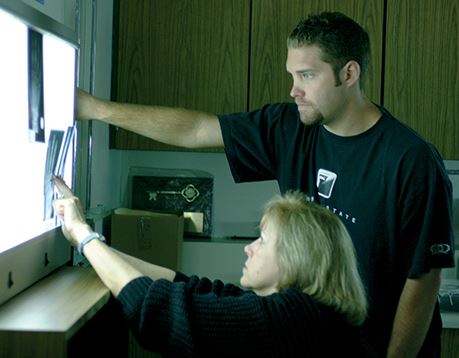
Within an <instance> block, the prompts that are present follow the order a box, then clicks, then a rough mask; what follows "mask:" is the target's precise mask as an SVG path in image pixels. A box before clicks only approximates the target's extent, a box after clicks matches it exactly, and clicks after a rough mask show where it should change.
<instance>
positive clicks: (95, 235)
mask: <svg viewBox="0 0 459 358" xmlns="http://www.w3.org/2000/svg"><path fill="white" fill-rule="evenodd" d="M94 239H97V240H100V241H102V242H105V237H103V236H102V235H101V234H99V233H97V232H92V233H90V234H89V235H88V236H86V237H85V238H84V239H83V240H82V241H81V242H80V243H79V244H78V247H77V250H78V253H79V254H80V255H83V256H84V254H83V250H84V247H85V245H86V244H87V243H88V242H90V241H91V240H94Z"/></svg>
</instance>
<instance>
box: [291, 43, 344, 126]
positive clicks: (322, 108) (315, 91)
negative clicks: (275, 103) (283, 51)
mask: <svg viewBox="0 0 459 358" xmlns="http://www.w3.org/2000/svg"><path fill="white" fill-rule="evenodd" d="M286 67H287V72H289V73H290V74H291V75H292V79H293V86H292V89H291V91H290V95H291V96H292V97H293V98H294V99H295V103H296V104H297V106H298V112H299V113H300V119H301V121H302V122H303V123H304V124H306V125H312V124H330V123H331V121H333V120H334V119H336V118H337V117H338V116H339V112H340V109H341V108H342V105H343V101H344V97H343V96H344V94H343V89H342V87H343V86H340V85H338V86H337V85H336V82H337V81H336V78H335V75H334V73H333V69H332V67H331V65H330V64H329V63H327V62H324V61H323V60H322V50H321V49H320V48H319V47H318V46H315V45H310V46H303V47H300V48H289V49H288V52H287V66H286Z"/></svg>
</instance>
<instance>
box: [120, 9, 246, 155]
mask: <svg viewBox="0 0 459 358" xmlns="http://www.w3.org/2000/svg"><path fill="white" fill-rule="evenodd" d="M249 19H250V1H247V0H230V1H228V0H154V1H151V0H136V1H132V0H118V1H116V2H115V26H114V33H115V42H116V43H117V45H116V48H115V51H114V62H113V65H114V77H113V91H112V97H113V99H115V100H117V101H121V102H130V103H140V104H158V105H165V106H174V107H175V106H177V107H184V108H190V109H197V110H201V111H209V112H211V113H216V112H235V111H244V110H246V108H247V92H248V83H247V78H248V71H249V52H248V49H249V36H248V34H249V32H250V30H249ZM111 143H112V146H113V147H115V148H118V149H152V148H155V149H174V148H173V147H171V146H165V145H162V144H159V143H158V142H154V141H152V140H149V139H147V138H145V137H141V136H138V135H134V134H132V133H130V132H127V131H124V130H121V129H116V130H114V131H112V136H111Z"/></svg>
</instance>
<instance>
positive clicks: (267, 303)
mask: <svg viewBox="0 0 459 358" xmlns="http://www.w3.org/2000/svg"><path fill="white" fill-rule="evenodd" d="M55 184H56V186H57V188H58V189H59V191H60V192H61V193H62V194H63V198H62V199H59V200H57V201H56V203H55V207H56V211H57V213H58V215H59V216H60V217H61V218H62V219H63V226H62V230H63V232H64V235H65V237H66V238H67V239H68V240H69V241H70V243H71V244H72V245H74V246H76V247H78V248H79V250H80V251H81V252H82V253H83V254H84V255H85V256H86V257H87V259H88V260H89V262H90V263H91V265H92V267H93V268H94V269H95V271H96V272H97V274H98V275H99V276H100V278H101V280H102V281H103V282H104V284H105V285H106V286H107V287H108V288H109V289H110V290H111V292H112V293H113V295H114V296H115V297H116V298H117V299H118V301H119V302H120V304H121V306H122V309H123V312H124V315H125V318H126V320H127V321H128V323H129V326H130V328H131V329H132V331H133V333H134V335H135V336H136V338H137V340H138V341H139V343H140V344H141V345H142V346H143V347H144V348H146V349H148V350H151V351H156V352H159V353H161V354H163V355H164V356H177V357H186V356H212V357H225V356H232V357H246V356H247V357H248V356H252V357H253V356H265V357H289V356H291V357H299V356H301V357H304V356H320V357H327V356H336V355H338V354H339V355H341V354H343V353H346V354H350V355H351V356H358V357H365V356H372V351H371V349H370V348H369V347H368V346H367V344H366V343H365V342H364V341H363V340H362V338H361V337H360V333H359V327H358V326H359V325H360V324H361V323H362V322H363V321H364V319H365V316H366V309H367V303H366V299H365V294H364V289H363V286H362V283H361V281H360V277H359V274H358V272H357V266H356V261H355V255H354V250H353V246H352V243H351V240H350V238H349V235H348V233H347V231H346V229H345V227H344V225H343V224H342V223H341V221H340V220H339V219H338V218H337V217H336V216H335V215H334V214H332V213H331V212H329V211H328V210H326V209H325V208H322V207H319V206H317V205H315V204H312V203H308V202H306V201H305V200H304V197H303V195H301V194H300V193H287V194H286V195H285V196H283V197H281V196H279V197H276V198H274V199H273V200H271V201H270V202H269V203H268V204H267V205H266V208H265V211H264V215H263V218H262V220H261V225H260V228H261V236H260V238H258V239H257V240H255V241H254V242H253V243H251V244H250V245H247V246H246V247H245V250H244V251H245V253H246V255H247V261H246V263H245V265H244V268H243V273H242V277H241V280H240V283H241V286H242V287H243V288H240V287H238V286H236V285H232V284H226V285H225V284H223V283H222V282H221V281H219V280H215V281H213V282H212V281H210V280H208V279H206V278H198V277H196V276H191V277H188V276H186V275H184V274H182V273H179V272H174V271H172V270H169V269H167V268H164V267H159V266H156V265H153V264H150V263H147V262H144V261H141V260H138V259H136V258H133V257H130V256H128V255H125V254H122V253H120V252H117V251H116V250H114V249H111V248H110V247H108V246H106V245H105V244H104V243H103V242H102V240H100V238H98V237H97V235H96V234H94V233H93V231H92V229H91V228H90V227H89V226H88V225H87V224H86V222H85V220H84V216H83V213H82V210H81V207H80V205H79V201H78V199H77V198H76V197H75V196H74V195H73V193H72V192H71V191H70V189H69V188H68V187H67V186H66V185H65V184H64V182H63V181H61V180H60V179H56V181H55Z"/></svg>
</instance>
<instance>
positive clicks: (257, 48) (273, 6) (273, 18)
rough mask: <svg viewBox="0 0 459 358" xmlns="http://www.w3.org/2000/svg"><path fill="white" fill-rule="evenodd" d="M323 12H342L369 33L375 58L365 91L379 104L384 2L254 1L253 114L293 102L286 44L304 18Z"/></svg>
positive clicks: (251, 67) (251, 71)
mask: <svg viewBox="0 0 459 358" xmlns="http://www.w3.org/2000/svg"><path fill="white" fill-rule="evenodd" d="M286 4H288V5H286ZM321 11H340V12H342V13H344V14H346V15H348V16H350V17H352V18H353V19H355V20H356V21H357V22H358V23H360V24H361V25H362V26H363V27H364V28H366V29H367V31H368V32H369V35H370V41H371V46H372V56H371V68H370V69H369V73H368V77H367V79H366V82H365V91H366V94H367V95H368V96H369V98H371V99H372V100H373V101H375V102H377V103H379V101H380V88H381V62H382V60H381V59H382V55H381V52H382V43H381V42H382V38H383V13H384V11H383V2H382V1H381V0H367V1H361V0H351V1H340V0H330V1H323V0H311V1H304V0H288V1H283V0H252V36H251V38H252V40H251V48H250V86H249V88H250V93H249V109H250V110H254V109H257V108H259V107H260V106H262V105H264V104H267V103H275V102H280V101H288V102H290V101H292V98H291V97H290V89H291V86H292V80H291V76H290V75H289V74H288V73H287V71H286V69H285V61H286V59H287V46H286V43H287V42H286V40H287V37H288V36H289V35H290V32H291V31H292V30H293V28H294V27H295V25H296V24H297V23H298V21H299V20H300V19H301V18H302V17H306V16H307V15H308V14H311V13H319V12H321Z"/></svg>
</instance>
